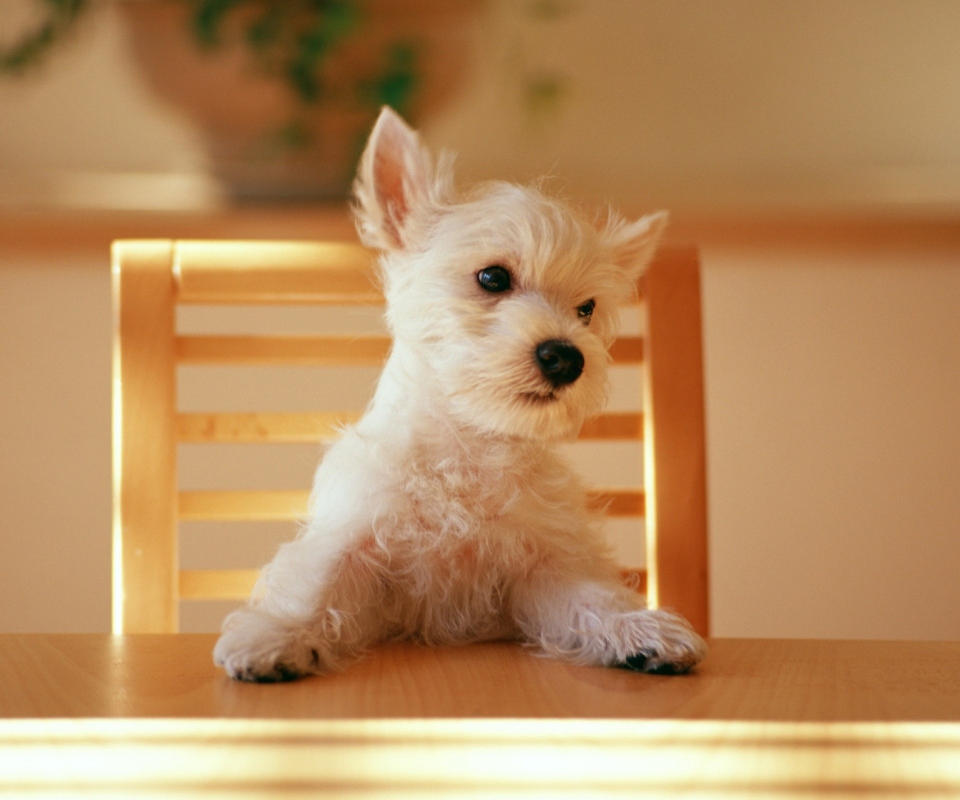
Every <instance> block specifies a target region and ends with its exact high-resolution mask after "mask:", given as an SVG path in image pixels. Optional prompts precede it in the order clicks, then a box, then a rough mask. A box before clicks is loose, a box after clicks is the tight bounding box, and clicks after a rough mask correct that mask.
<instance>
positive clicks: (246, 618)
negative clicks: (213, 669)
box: [213, 608, 320, 683]
mask: <svg viewBox="0 0 960 800" xmlns="http://www.w3.org/2000/svg"><path fill="white" fill-rule="evenodd" d="M213 661H214V663H215V664H216V665H217V666H218V667H222V668H223V669H224V670H225V671H226V673H227V674H228V675H229V676H230V677H231V678H236V679H237V680H241V681H256V682H258V683H274V682H277V681H289V680H293V679H295V678H299V677H301V676H303V675H308V674H310V673H312V672H318V671H319V666H320V663H319V662H320V658H319V654H318V652H317V650H316V648H313V647H311V645H310V643H309V641H308V638H307V636H306V634H305V632H304V631H302V630H301V629H299V628H296V627H293V626H291V625H290V624H288V623H285V622H284V621H283V620H280V619H277V618H276V617H273V616H271V615H269V614H264V613H262V612H260V611H255V610H253V609H250V608H242V609H239V610H238V611H235V612H234V613H233V614H231V615H230V616H229V617H227V619H226V621H225V622H224V626H223V634H222V635H221V636H220V639H219V640H218V641H217V644H216V646H215V647H214V649H213Z"/></svg>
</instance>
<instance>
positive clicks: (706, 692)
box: [0, 634, 960, 800]
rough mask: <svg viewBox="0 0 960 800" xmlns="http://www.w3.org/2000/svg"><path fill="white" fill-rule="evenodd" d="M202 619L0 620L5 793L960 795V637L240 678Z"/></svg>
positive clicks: (377, 665)
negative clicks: (637, 666)
mask: <svg viewBox="0 0 960 800" xmlns="http://www.w3.org/2000/svg"><path fill="white" fill-rule="evenodd" d="M214 641H215V637H213V636H207V635H166V636H162V635H161V636H125V637H111V636H107V635H43V634H35V635H15V634H8V635H0V674H2V675H3V680H2V681H0V796H4V795H11V796H18V797H19V796H24V795H29V796H31V797H45V796H57V797H62V796H74V795H76V796H83V797H91V796H96V797H98V798H99V797H124V798H128V797H133V798H135V797H140V796H142V797H147V796H149V797H156V796H160V795H162V796H176V797H198V798H200V797H223V796H229V797H236V798H239V797H258V798H280V797H284V798H287V797H307V796H309V797H342V796H344V795H349V796H350V797H368V796H370V797H372V796H376V797H422V796H429V797H430V798H431V800H434V799H435V798H440V797H460V796H463V795H464V794H469V795H470V796H474V797H477V796H483V797H520V796H537V797H556V796H565V797H574V796H575V797H585V796H590V797H608V796H617V797H623V796H630V797H640V798H643V797H650V798H653V797H674V796H684V797H689V796H697V797H710V798H721V797H722V798H742V797H745V796H749V797H758V798H759V797H791V798H797V797H809V798H814V797H816V798H822V797H831V798H841V797H843V798H846V797H849V798H854V797H856V798H863V797H868V796H884V797H918V798H919V797H924V798H926V797H933V796H936V797H960V642H940V643H937V642H844V641H796V640H737V639H716V640H713V641H712V642H711V650H710V654H709V656H708V658H707V660H706V661H705V662H704V663H703V664H702V665H701V666H700V667H698V668H697V670H696V671H694V672H693V673H691V674H689V675H685V676H674V677H669V676H657V675H639V674H634V673H629V672H625V671H622V670H615V669H599V668H588V667H575V666H572V665H570V664H565V663H561V662H557V661H552V660H549V659H544V658H537V657H535V656H534V655H533V654H532V653H530V652H528V651H526V650H524V649H523V648H521V647H519V646H518V645H515V644H510V643H490V644H483V645H473V646H469V647H459V648H457V647H446V648H425V647H417V646H411V645H397V646H390V647H385V648H381V649H379V650H377V651H375V652H374V653H373V654H371V655H370V656H369V657H368V658H367V659H365V660H364V661H362V662H360V663H358V664H356V665H354V666H353V667H352V668H350V669H348V670H347V671H346V672H344V673H342V674H336V675H326V676H320V677H313V678H308V679H305V680H301V681H297V682H292V683H285V684H270V685H266V684H264V685H256V684H242V683H238V682H235V681H231V680H229V679H227V678H226V677H225V676H224V675H223V674H222V673H221V672H219V671H218V670H217V669H216V668H215V667H214V666H213V664H212V662H211V658H210V653H211V650H212V647H213V643H214Z"/></svg>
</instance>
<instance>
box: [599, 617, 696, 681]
mask: <svg viewBox="0 0 960 800" xmlns="http://www.w3.org/2000/svg"><path fill="white" fill-rule="evenodd" d="M639 613H640V614H642V616H643V624H642V625H641V626H640V627H642V629H643V630H642V641H641V643H640V646H639V647H638V649H637V650H636V652H634V653H633V654H631V655H629V656H627V658H625V659H624V660H623V661H621V662H620V663H619V664H617V666H619V667H623V668H624V669H631V670H634V671H636V672H652V673H655V674H657V675H682V674H683V673H685V672H689V671H690V670H691V669H692V668H693V667H694V666H696V665H697V664H699V663H700V662H701V661H703V659H704V657H705V656H706V655H707V643H706V642H705V641H704V640H703V639H702V638H701V637H700V635H699V634H698V633H697V632H696V631H695V630H693V628H691V627H690V623H689V622H687V621H686V620H685V619H684V618H683V617H681V616H678V615H677V614H673V613H671V612H669V611H660V610H656V611H641V612H639Z"/></svg>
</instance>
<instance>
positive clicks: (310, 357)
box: [176, 336, 643, 366]
mask: <svg viewBox="0 0 960 800" xmlns="http://www.w3.org/2000/svg"><path fill="white" fill-rule="evenodd" d="M390 344H391V340H390V338H389V337H388V336H178V337H177V341H176V347H177V361H178V362H179V363H180V364H231V365H237V364H282V365H308V366H309V365H316V366H338V365H345V364H362V365H368V366H380V365H382V364H383V362H384V360H385V359H386V357H387V354H388V353H389V352H390ZM610 353H611V355H612V356H613V360H614V363H617V364H640V363H642V362H643V339H642V338H641V337H639V336H622V337H620V338H619V339H617V340H616V341H615V342H614V343H613V346H612V347H611V348H610Z"/></svg>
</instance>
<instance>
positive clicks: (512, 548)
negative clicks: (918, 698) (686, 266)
mask: <svg viewBox="0 0 960 800" xmlns="http://www.w3.org/2000/svg"><path fill="white" fill-rule="evenodd" d="M355 195H356V198H357V209H356V213H357V218H358V228H359V230H360V234H361V238H362V239H363V241H364V242H365V243H366V244H368V245H370V246H372V247H376V248H378V249H379V250H380V251H381V253H382V255H381V262H380V263H381V268H382V279H383V286H384V291H385V294H386V298H387V321H388V324H389V327H390V329H391V332H392V334H393V337H394V346H393V349H392V352H391V354H390V357H389V359H388V361H387V363H386V365H385V367H384V370H383V374H382V375H381V378H380V382H379V384H378V387H377V391H376V394H375V396H374V399H373V400H372V402H371V404H370V407H369V408H368V410H367V413H366V414H365V416H364V417H363V419H362V420H361V421H360V422H359V423H357V425H356V426H354V427H352V428H349V429H347V430H346V431H345V432H344V434H343V436H342V437H341V438H340V440H339V441H338V442H337V443H336V444H334V445H333V446H332V447H331V448H330V449H329V450H328V452H327V454H326V456H325V457H324V459H323V461H322V462H321V464H320V466H319V468H318V470H317V473H316V477H315V480H314V487H313V494H312V496H311V503H310V519H309V522H308V523H307V525H306V526H305V528H304V529H303V531H302V532H301V533H300V535H299V536H298V537H297V538H296V539H295V540H294V541H292V542H290V543H288V544H286V545H284V546H283V547H282V548H281V549H280V551H279V552H278V553H277V555H276V557H275V558H274V560H273V561H272V562H271V563H270V564H269V565H268V566H267V567H266V568H265V569H264V570H263V572H262V575H261V577H260V580H259V581H258V583H257V585H256V588H255V589H254V592H253V596H252V597H251V599H250V602H249V603H248V605H247V606H246V607H245V608H242V609H240V610H238V611H236V612H234V613H233V614H231V615H230V616H229V617H228V618H227V620H226V621H225V623H224V627H223V635H222V636H221V638H220V640H219V641H218V642H217V645H216V649H215V652H214V658H215V661H216V663H217V664H218V665H220V666H222V667H223V668H224V669H225V670H226V671H227V673H228V674H230V675H231V676H233V677H235V678H241V679H246V680H278V679H285V678H289V677H295V676H298V675H303V674H308V673H317V672H324V671H328V670H335V669H341V668H343V667H344V666H345V665H347V664H349V663H350V662H351V661H353V660H355V659H356V658H358V657H359V656H361V655H362V654H363V653H364V651H365V650H367V649H368V648H369V647H370V646H372V645H374V644H376V643H378V642H384V641H388V640H392V639H414V640H418V641H422V642H425V643H430V644H434V643H436V644H440V643H463V642H472V641H478V640H484V639H493V638H503V637H510V638H518V639H521V640H523V641H525V642H527V643H529V644H531V645H533V646H535V647H537V648H539V649H540V650H542V651H543V652H545V653H547V654H551V655H554V656H559V657H564V658H568V659H571V660H573V661H576V662H578V663H583V664H603V665H614V664H620V665H628V666H632V667H634V668H639V669H646V670H666V671H684V670H686V669H689V668H690V667H691V666H693V665H694V664H696V663H697V662H698V661H699V660H700V659H701V658H702V657H703V655H704V653H705V645H704V643H703V641H702V640H701V639H700V637H698V636H697V635H696V634H695V633H694V632H693V631H692V630H691V628H690V627H689V625H688V624H687V623H686V622H685V621H684V620H682V619H681V618H679V617H677V616H675V615H673V614H670V613H668V612H664V611H651V610H644V607H643V603H642V598H641V597H640V596H638V595H637V594H636V593H635V592H633V591H631V590H630V589H628V588H626V587H624V586H623V585H621V583H620V582H619V579H618V576H617V570H616V567H615V565H614V563H613V561H612V560H611V559H610V557H609V555H608V553H607V550H606V547H605V544H604V541H603V539H602V537H601V535H600V532H599V530H598V524H597V520H596V519H595V517H594V516H593V515H592V514H591V513H590V512H588V510H587V505H586V502H585V491H584V488H583V486H582V485H581V483H580V481H579V480H578V479H577V478H576V477H575V476H574V475H573V473H572V472H571V470H570V468H569V467H568V466H567V465H566V464H565V463H564V462H563V461H562V460H561V459H560V458H559V456H558V455H556V454H555V453H554V451H553V444H554V443H555V442H557V441H559V440H562V439H567V438H570V437H572V436H575V435H576V433H577V431H578V430H579V429H580V426H581V424H582V423H583V421H584V419H586V418H587V417H589V416H592V415H595V414H597V413H598V412H599V411H600V410H601V409H602V407H603V404H604V402H605V399H606V394H607V364H608V361H609V357H608V354H607V347H609V345H610V343H611V342H612V341H613V337H614V335H615V320H616V308H617V305H618V304H619V303H620V302H621V301H622V300H624V299H625V298H626V297H627V296H629V294H630V293H631V292H632V291H633V286H634V285H635V281H636V278H637V276H638V274H639V272H640V271H641V270H642V269H643V267H644V266H645V265H646V263H647V261H648V260H649V258H650V255H651V254H652V252H653V250H654V248H655V247H656V243H657V240H658V237H659V235H660V231H661V229H662V227H663V224H664V222H665V215H663V214H655V215H651V216H648V217H644V218H642V219H640V220H638V221H636V222H627V221H625V220H623V219H621V218H620V217H618V216H617V215H615V214H613V213H610V214H608V216H607V218H606V219H605V220H602V221H600V222H593V221H589V220H586V219H584V218H582V217H580V216H578V215H577V214H576V213H575V212H574V211H573V210H571V209H570V208H569V207H568V206H566V205H564V204H563V203H561V202H559V201H556V200H553V199H550V198H547V197H545V196H544V195H543V194H542V193H541V192H540V191H538V190H536V189H533V188H524V187H519V186H514V185H509V184H504V183H493V184H489V185H485V186H482V187H480V188H479V189H477V190H476V191H474V192H473V193H472V194H469V195H467V196H465V197H462V198H457V197H456V196H455V195H454V192H453V183H452V178H451V174H450V168H449V163H448V162H443V161H441V166H440V167H439V168H438V169H437V170H436V171H435V170H434V167H433V165H432V160H431V158H430V156H429V154H428V153H427V151H426V150H425V149H424V148H423V147H422V146H421V145H420V144H419V141H418V139H417V135H416V134H415V133H414V132H413V131H411V130H410V129H409V128H408V127H407V126H406V124H405V123H404V122H403V121H402V120H401V119H400V118H399V117H398V116H397V115H396V114H395V113H393V112H392V111H390V110H389V109H384V111H383V113H382V114H381V116H380V119H379V120H378V122H377V125H376V126H375V128H374V130H373V133H372V134H371V137H370V142H369V144H368V146H367V149H366V152H365V154H364V157H363V160H362V162H361V167H360V172H359V177H358V179H357V184H356V187H355ZM490 265H502V266H504V267H506V268H507V269H508V270H509V271H510V274H511V289H510V290H509V291H506V292H502V293H491V292H488V291H485V290H484V289H483V288H482V287H481V286H480V284H479V283H478V281H477V277H476V276H477V273H478V272H479V271H480V270H482V269H484V268H485V267H487V266H490ZM591 299H592V300H594V301H595V303H596V307H595V310H594V312H593V315H592V319H590V320H589V324H585V323H584V320H583V319H582V318H580V317H579V316H578V313H577V309H578V307H580V306H582V305H583V304H584V303H586V302H587V301H589V300H591ZM547 340H562V341H565V342H569V343H571V344H572V345H574V346H575V347H577V348H578V349H579V350H580V351H581V353H582V354H583V358H584V366H583V371H582V374H581V375H580V376H579V377H578V378H577V379H576V380H574V381H573V382H571V383H568V384H565V385H561V386H559V387H554V386H553V385H552V383H551V382H550V381H548V380H547V379H546V378H545V376H544V374H543V372H541V369H540V368H539V367H538V364H537V361H536V356H535V351H536V348H537V346H538V344H540V343H542V342H544V341H547Z"/></svg>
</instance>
